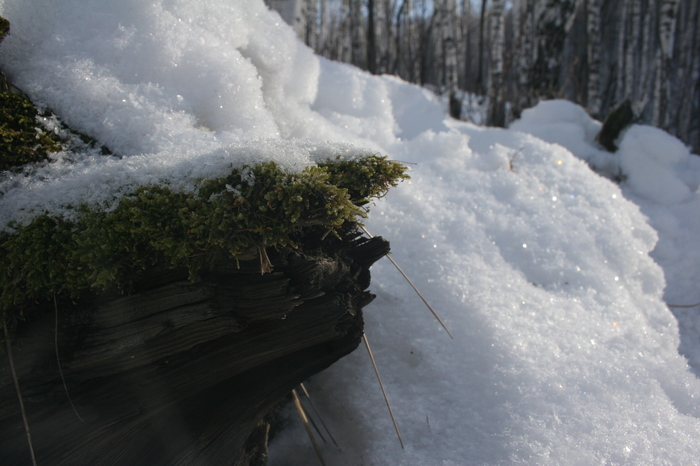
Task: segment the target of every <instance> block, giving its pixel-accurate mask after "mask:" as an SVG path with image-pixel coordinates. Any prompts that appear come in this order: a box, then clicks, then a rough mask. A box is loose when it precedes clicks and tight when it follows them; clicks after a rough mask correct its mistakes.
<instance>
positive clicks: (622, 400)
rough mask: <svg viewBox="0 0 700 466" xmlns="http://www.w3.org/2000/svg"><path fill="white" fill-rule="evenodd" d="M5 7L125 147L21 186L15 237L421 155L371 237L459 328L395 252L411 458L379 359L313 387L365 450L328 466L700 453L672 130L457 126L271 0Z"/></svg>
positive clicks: (40, 56)
mask: <svg viewBox="0 0 700 466" xmlns="http://www.w3.org/2000/svg"><path fill="white" fill-rule="evenodd" d="M0 14H1V15H2V16H4V17H7V18H8V19H9V20H10V21H11V23H12V35H11V36H10V37H8V38H7V39H6V41H5V42H4V43H3V44H2V46H1V47H2V48H0V51H2V55H1V56H0V61H2V67H3V69H4V70H5V71H6V73H7V74H8V75H9V76H10V78H11V79H12V80H13V81H14V82H15V83H17V85H18V86H20V87H21V88H23V89H24V90H26V91H27V92H29V93H30V94H31V95H32V97H33V98H34V99H37V100H39V101H41V102H42V103H43V104H45V105H47V106H49V107H50V108H52V109H54V110H55V111H56V112H57V113H58V114H59V115H60V116H61V117H62V118H63V119H64V120H65V121H66V122H68V123H69V124H70V125H71V126H73V127H75V128H77V129H79V130H80V131H83V132H85V133H86V134H89V135H91V136H93V137H95V138H97V139H98V140H99V141H100V142H102V143H105V144H107V145H108V146H109V147H110V148H111V149H113V150H115V151H116V152H118V153H120V154H122V155H123V156H124V157H123V158H121V159H117V158H106V157H103V158H99V157H92V158H89V159H88V157H87V156H84V157H77V160H73V161H70V160H67V155H65V154H58V155H57V156H56V158H57V160H58V163H55V164H52V166H51V167H42V168H37V169H35V170H33V171H31V172H27V173H21V174H14V175H12V176H6V177H5V178H3V179H2V180H0V192H2V193H3V196H2V198H0V221H2V225H4V226H6V225H7V222H8V221H9V220H11V219H15V220H19V221H21V222H27V221H29V220H30V219H31V216H32V215H35V214H36V213H37V212H39V211H43V210H46V211H49V212H53V213H57V214H60V215H67V216H70V215H71V211H70V210H67V208H69V206H71V205H74V204H76V203H77V202H88V201H89V202H92V203H94V204H96V205H102V206H104V207H105V208H109V206H110V205H113V203H114V202H115V201H114V199H115V196H118V195H119V193H122V192H124V191H126V190H128V189H130V188H132V187H133V186H137V185H139V184H145V183H152V182H167V183H169V184H171V185H173V186H175V187H178V188H179V189H183V190H188V189H193V180H194V179H196V178H199V177H209V176H216V175H217V173H222V172H223V171H225V170H227V169H229V167H230V166H231V165H238V166H240V165H243V164H245V163H251V162H254V161H256V160H276V161H278V162H279V163H281V164H282V165H283V166H285V167H287V168H288V169H289V170H299V169H301V168H303V167H304V166H307V165H309V164H312V163H313V162H314V160H318V159H319V158H322V157H327V156H329V155H330V154H334V153H337V152H340V153H343V154H345V155H346V156H347V157H352V156H355V155H358V154H362V153H368V152H369V151H380V152H382V153H384V154H388V155H390V156H391V157H392V158H393V159H397V160H401V161H404V162H406V163H410V164H411V165H410V166H411V167H412V173H411V175H412V180H411V181H409V182H405V183H403V184H402V185H401V186H399V187H398V188H396V189H394V190H392V191H391V192H390V193H389V195H388V196H386V197H385V198H384V199H381V200H379V201H377V202H376V203H375V205H374V206H372V210H371V212H370V218H369V220H368V222H367V227H368V229H369V231H370V232H372V233H373V234H375V235H382V236H384V237H386V238H388V239H389V240H390V241H391V244H392V251H393V252H392V255H393V256H394V258H395V259H396V261H397V262H398V263H399V264H400V265H401V266H402V267H403V268H404V269H405V270H406V271H407V273H408V274H409V275H410V277H411V279H412V280H413V282H414V283H416V284H417V285H418V286H419V288H420V289H421V292H422V293H423V294H424V295H425V297H426V298H427V299H428V301H429V302H430V303H431V304H432V305H433V307H434V308H435V309H436V310H437V312H438V313H439V314H440V315H441V317H442V318H443V320H444V321H445V323H446V324H447V326H448V327H449V329H450V331H451V333H452V334H453V335H454V336H455V338H454V340H451V339H449V338H448V336H447V335H446V332H444V330H442V329H441V327H440V326H439V324H438V323H437V322H436V321H435V320H434V319H433V318H432V316H431V315H430V314H429V312H428V311H427V309H425V307H424V305H423V304H422V302H421V301H420V299H419V298H418V297H417V296H416V295H415V294H414V293H413V291H412V290H411V289H410V287H409V286H408V285H407V284H406V282H405V281H404V280H403V279H402V277H401V276H400V275H399V273H398V272H397V271H396V270H394V269H393V266H392V265H391V263H390V262H388V261H386V260H383V261H380V262H379V263H377V264H376V265H375V266H374V267H373V270H372V277H373V280H372V285H371V289H372V291H373V292H374V293H376V294H377V298H376V300H375V301H374V302H373V303H372V304H371V305H370V306H368V307H367V308H366V310H365V321H366V331H367V335H368V337H369V339H370V341H371V342H372V348H373V350H374V353H375V357H376V359H377V362H378V364H379V369H380V371H381V373H382V378H383V381H384V383H385V385H386V388H387V392H388V396H389V398H390V401H391V403H392V406H393V409H394V412H395V413H396V415H397V420H398V423H399V427H400V428H401V431H402V434H403V439H404V442H405V444H406V449H405V450H402V449H401V447H400V446H399V443H398V441H397V440H396V438H395V436H394V433H393V428H392V426H391V421H390V419H389V417H388V414H386V411H385V407H384V405H383V399H382V396H381V392H380V391H379V387H378V386H377V384H376V381H375V380H374V373H373V370H372V368H371V366H370V364H369V361H368V360H367V355H366V352H364V350H362V349H359V350H358V351H356V352H354V353H353V354H351V355H349V356H348V357H346V358H344V359H343V360H341V361H339V362H338V363H337V364H335V365H334V366H332V367H331V368H330V369H329V370H327V371H325V372H324V373H322V374H319V375H318V376H315V377H314V378H312V379H311V380H310V381H309V383H308V384H307V387H308V388H309V389H310V391H311V394H312V396H313V398H314V402H315V404H316V405H317V406H318V407H319V408H320V411H321V412H322V413H323V414H324V420H325V421H326V423H327V424H329V427H330V428H331V429H332V431H333V432H334V436H335V437H336V439H337V440H338V442H339V444H340V445H341V448H342V451H338V450H337V449H335V447H333V446H332V445H323V446H322V450H323V454H324V457H325V458H326V461H327V463H328V464H333V465H341V466H342V465H353V466H357V465H385V464H396V465H416V466H417V465H466V464H501V463H525V464H586V465H588V464H693V463H696V462H697V459H698V458H700V444H698V442H697V438H699V437H700V419H699V418H700V401H699V400H700V381H698V379H697V377H696V375H695V374H694V372H693V369H691V366H692V367H693V368H694V370H695V371H696V372H700V319H698V318H697V317H696V316H697V312H698V308H695V309H683V308H673V309H674V312H675V315H674V313H672V312H671V311H670V310H669V308H668V307H667V305H666V304H665V303H666V302H669V303H672V304H693V303H697V302H700V287H698V286H697V283H698V278H699V274H698V271H699V270H700V247H698V246H700V245H699V244H698V243H699V242H700V233H699V232H700V215H699V214H700V193H699V192H698V185H699V184H700V162H699V160H700V159H698V158H697V156H695V155H692V154H690V153H689V152H688V150H687V148H685V147H684V146H683V145H682V144H681V143H679V142H678V141H677V140H675V139H674V138H672V137H671V136H669V135H667V134H665V133H663V132H661V131H659V130H655V129H653V128H650V127H645V126H634V127H632V128H630V129H629V130H628V131H627V132H626V133H625V134H623V135H622V137H621V140H620V144H619V146H620V150H619V151H618V152H617V153H616V154H608V153H606V152H604V151H602V150H601V149H600V148H599V147H598V146H597V145H596V143H595V141H594V137H595V134H596V133H597V130H598V128H599V127H600V123H599V122H596V121H594V120H592V119H591V118H590V117H588V115H587V114H586V113H585V111H584V110H583V109H581V108H580V107H577V106H575V105H573V104H570V103H567V102H563V101H550V102H543V103H541V104H540V105H538V106H537V107H535V108H534V109H531V110H528V111H525V112H524V113H523V117H522V119H521V120H520V121H518V122H516V123H514V124H513V125H512V126H511V128H509V129H507V130H506V129H495V128H484V127H478V126H475V125H473V124H469V123H464V122H458V121H454V120H451V119H449V118H448V117H447V116H446V114H445V111H444V107H443V104H442V103H441V102H440V100H439V99H438V98H437V97H435V96H434V95H433V94H431V93H429V92H428V91H426V90H423V89H420V88H418V87H415V86H412V85H410V84H407V83H405V82H403V81H401V80H399V79H397V78H395V77H390V76H380V77H377V76H371V75H368V74H366V73H363V72H361V71H359V70H357V69H355V68H352V67H350V66H348V65H342V64H338V63H333V62H330V61H327V60H324V59H320V58H318V57H315V56H314V55H313V54H312V53H311V52H310V51H309V50H308V49H307V48H305V47H304V46H303V45H301V44H300V43H299V42H297V41H296V39H295V38H294V36H293V33H292V31H291V29H290V28H289V27H288V26H286V25H285V24H283V22H282V21H281V19H280V18H279V16H278V15H277V14H276V13H273V12H269V11H268V10H266V8H265V6H264V5H263V3H262V0H238V1H235V2H233V1H224V0H218V1H217V0H211V1H208V2H192V1H178V0H170V1H166V0H153V1H150V2H137V1H135V0H131V1H126V2H119V4H116V3H114V2H108V1H105V0H101V1H100V0H81V1H77V0H65V1H62V2H60V3H59V2H51V1H49V0H4V1H2V0H0ZM591 167H593V168H595V169H596V170H598V171H599V172H601V173H602V174H603V175H607V177H606V176H601V175H600V174H598V173H596V171H594V170H592V169H591ZM611 177H618V178H620V179H622V180H623V181H622V182H621V183H620V184H619V185H618V184H616V183H614V182H613V181H611V180H610V179H609V178H611ZM679 323H680V327H679ZM679 346H680V351H681V353H679ZM688 360H690V363H691V365H690V366H689V364H688ZM305 435H306V434H305V432H304V430H303V428H302V427H301V425H299V424H298V423H297V424H295V425H294V427H292V428H290V429H288V430H286V431H284V432H282V433H281V434H280V436H279V437H278V438H277V439H276V440H275V441H274V442H273V444H272V446H271V452H270V464H271V465H272V466H283V465H289V466H291V465H308V464H315V462H316V461H317V460H316V458H315V455H314V453H313V450H312V448H311V446H310V444H309V442H308V439H307V438H306V437H305Z"/></svg>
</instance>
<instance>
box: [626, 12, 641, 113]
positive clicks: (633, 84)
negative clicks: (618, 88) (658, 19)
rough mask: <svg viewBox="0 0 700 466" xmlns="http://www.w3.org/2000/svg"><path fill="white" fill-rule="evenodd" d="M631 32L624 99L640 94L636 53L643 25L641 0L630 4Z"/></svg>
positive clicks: (635, 97) (634, 97)
mask: <svg viewBox="0 0 700 466" xmlns="http://www.w3.org/2000/svg"><path fill="white" fill-rule="evenodd" d="M630 16H631V18H630V19H631V21H630V23H631V24H630V34H629V43H628V44H627V53H625V56H624V60H625V70H626V73H625V86H624V90H625V92H624V94H623V96H624V97H623V99H630V100H635V99H637V98H638V96H639V91H638V84H639V83H640V82H641V80H640V79H639V76H638V75H639V73H638V71H637V70H638V68H637V67H636V66H635V65H636V63H637V61H636V60H635V54H637V53H638V48H639V37H640V36H641V27H642V2H641V0H631V5H630Z"/></svg>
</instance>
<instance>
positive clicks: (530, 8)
mask: <svg viewBox="0 0 700 466" xmlns="http://www.w3.org/2000/svg"><path fill="white" fill-rule="evenodd" d="M522 3H523V5H522V11H521V14H520V21H519V23H520V31H519V34H518V38H517V57H518V59H517V69H518V73H517V76H518V82H517V91H518V92H517V102H516V104H515V112H514V113H515V115H516V116H517V115H519V114H520V112H521V111H522V110H523V109H526V108H528V107H530V106H531V105H532V103H533V102H532V91H531V88H532V85H531V83H530V77H531V75H532V63H533V58H534V48H533V46H534V40H535V37H534V36H535V0H524V1H523V2H522Z"/></svg>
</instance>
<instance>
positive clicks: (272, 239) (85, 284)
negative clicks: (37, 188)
mask: <svg viewBox="0 0 700 466" xmlns="http://www.w3.org/2000/svg"><path fill="white" fill-rule="evenodd" d="M404 171H405V168H404V167H403V166H402V165H401V164H399V163H397V162H393V161H390V160H387V159H386V158H385V157H381V156H370V157H364V158H360V159H357V160H354V161H340V160H329V161H326V162H324V163H322V164H319V165H318V166H311V167H308V168H306V169H305V170H304V171H303V172H301V173H287V172H285V171H284V170H282V169H281V168H280V167H279V166H278V165H276V164H275V163H271V162H268V163H261V164H259V165H255V166H246V167H243V168H242V169H232V170H231V172H230V174H229V175H228V176H226V177H223V178H218V179H210V180H202V181H200V183H199V186H198V189H197V190H196V191H195V192H193V193H183V192H177V191H174V190H172V189H170V188H169V187H168V186H167V185H156V186H144V187H141V188H139V189H137V190H136V191H135V192H133V193H130V194H129V195H126V196H124V197H123V198H122V200H121V202H120V203H119V205H118V206H117V207H116V209H114V210H112V211H110V212H104V211H98V210H94V209H91V208H90V207H88V206H81V207H79V211H80V216H79V219H78V220H77V221H67V220H63V219H60V218H56V217H50V216H47V215H42V216H39V217H37V218H36V219H34V221H33V222H32V223H31V224H29V225H27V226H18V225H14V228H15V229H16V230H15V232H13V233H4V234H2V235H0V287H1V288H2V294H1V295H0V313H2V315H3V317H4V318H7V320H8V322H10V323H11V324H14V323H16V321H17V320H18V319H22V318H27V317H29V315H28V314H30V313H31V309H32V307H33V306H32V303H34V302H36V301H40V300H42V299H49V298H51V297H52V296H53V295H54V294H57V295H62V296H70V297H73V298H77V297H79V296H80V295H81V294H82V293H84V292H86V291H95V292H105V291H122V292H128V291H129V288H130V286H131V284H132V283H133V282H134V281H135V280H137V279H138V278H139V277H140V276H141V274H142V273H143V272H144V271H145V270H147V269H148V268H150V267H154V266H156V265H161V264H167V265H169V266H170V267H181V266H184V267H187V268H188V269H189V271H190V276H191V278H192V279H193V280H194V279H196V278H197V276H198V274H199V272H200V270H202V268H205V267H207V265H209V264H213V263H216V262H221V261H225V260H236V257H239V256H240V255H241V254H244V253H250V252H255V251H257V250H260V249H264V248H268V247H274V248H295V247H296V246H297V245H296V243H295V237H297V236H298V235H299V234H300V233H301V231H302V229H305V228H315V229H321V231H322V232H323V234H324V235H328V234H334V233H336V232H337V231H338V230H339V229H340V228H341V227H342V226H343V224H345V222H356V221H358V219H360V218H362V217H364V216H365V215H366V213H365V210H364V209H363V208H362V205H363V204H365V203H367V202H368V201H369V200H370V199H371V198H376V197H380V196H383V195H384V194H385V193H386V192H387V190H388V189H389V188H391V187H392V186H396V185H397V183H398V182H399V181H400V180H402V179H404V178H406V177H407V176H406V175H405V173H404Z"/></svg>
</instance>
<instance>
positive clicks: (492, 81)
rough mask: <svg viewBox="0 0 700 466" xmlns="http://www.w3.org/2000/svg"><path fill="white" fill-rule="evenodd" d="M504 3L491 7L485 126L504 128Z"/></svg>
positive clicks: (498, 1) (495, 0) (494, 0)
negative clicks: (489, 64)
mask: <svg viewBox="0 0 700 466" xmlns="http://www.w3.org/2000/svg"><path fill="white" fill-rule="evenodd" d="M504 9H505V1H504V0H493V3H492V7H491V31H492V36H491V67H490V74H489V108H488V115H487V124H488V125H490V126H505V124H506V115H505V102H504V100H503V97H504V92H503V52H504V50H503V49H504V46H505V32H504V29H505V17H504Z"/></svg>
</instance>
